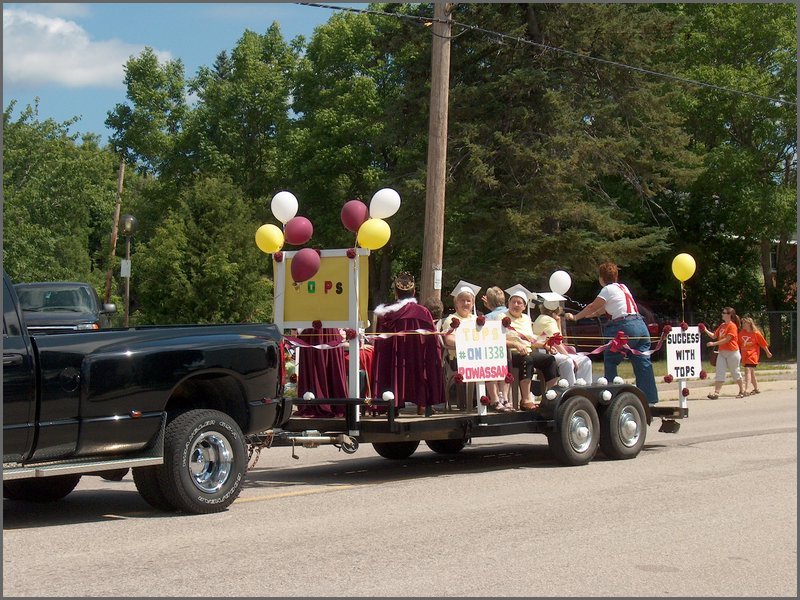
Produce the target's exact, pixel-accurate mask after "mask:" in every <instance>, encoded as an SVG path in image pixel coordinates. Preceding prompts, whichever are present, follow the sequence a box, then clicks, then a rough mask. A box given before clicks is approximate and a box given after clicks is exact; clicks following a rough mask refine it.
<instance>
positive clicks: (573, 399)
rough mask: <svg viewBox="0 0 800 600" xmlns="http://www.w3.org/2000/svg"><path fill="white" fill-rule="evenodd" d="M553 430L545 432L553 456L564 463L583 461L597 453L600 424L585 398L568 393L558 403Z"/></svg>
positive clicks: (577, 463) (594, 411)
mask: <svg viewBox="0 0 800 600" xmlns="http://www.w3.org/2000/svg"><path fill="white" fill-rule="evenodd" d="M556 427H557V429H556V431H552V432H550V433H548V434H547V443H548V445H549V446H550V451H551V452H552V453H553V456H555V458H556V459H557V460H558V461H559V462H560V463H561V464H563V465H566V466H570V467H577V466H580V465H585V464H587V463H588V462H589V461H591V460H592V459H593V458H594V455H595V454H596V453H597V446H598V438H599V433H600V424H599V422H598V417H597V410H595V408H594V405H593V404H592V403H591V401H590V400H589V399H588V398H585V397H584V396H570V397H569V398H567V400H566V401H564V403H563V404H561V405H560V406H559V407H558V412H557V413H556Z"/></svg>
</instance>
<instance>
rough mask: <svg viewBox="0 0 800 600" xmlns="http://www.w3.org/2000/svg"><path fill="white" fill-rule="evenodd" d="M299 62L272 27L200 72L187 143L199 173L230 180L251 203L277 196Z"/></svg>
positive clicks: (249, 37) (195, 81)
mask: <svg viewBox="0 0 800 600" xmlns="http://www.w3.org/2000/svg"><path fill="white" fill-rule="evenodd" d="M296 62H297V50H296V49H295V48H294V47H292V46H291V45H289V44H287V43H286V42H285V41H284V39H283V37H282V36H281V33H280V28H279V27H278V25H277V23H273V24H272V25H271V26H270V28H269V29H268V30H267V31H266V33H264V34H263V35H262V34H258V33H255V32H253V31H250V30H247V31H245V32H244V34H243V35H242V37H241V38H240V39H239V41H238V42H237V44H236V47H235V48H234V49H233V51H232V52H231V54H230V55H228V53H227V52H222V53H220V54H219V55H218V56H217V59H216V61H215V63H214V65H213V67H211V68H209V67H201V68H200V69H199V71H198V74H197V76H196V77H195V78H193V79H192V81H191V85H190V89H191V91H192V92H194V93H195V94H196V95H197V98H198V102H197V107H196V109H195V110H194V111H193V113H192V115H191V118H190V119H189V122H188V124H187V138H186V141H185V153H186V154H187V155H189V156H191V163H192V166H193V168H194V169H195V170H196V171H199V172H203V173H206V174H218V175H225V176H227V177H229V178H230V179H231V180H232V181H233V182H234V183H236V184H237V185H238V186H239V187H240V188H241V189H242V190H244V191H245V193H246V194H247V196H248V197H249V198H250V199H251V200H259V199H261V198H262V197H267V196H269V197H271V195H272V194H274V193H275V192H277V191H278V190H277V189H276V187H277V186H279V185H280V183H281V181H282V180H283V179H284V177H283V173H284V170H285V166H286V162H287V153H286V149H285V148H284V147H283V140H284V138H285V136H286V133H287V131H286V130H287V128H288V122H289V115H288V111H289V100H290V93H291V87H292V79H293V76H294V70H295V65H296ZM264 217H266V214H264Z"/></svg>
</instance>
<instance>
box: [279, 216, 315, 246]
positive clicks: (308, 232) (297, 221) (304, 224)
mask: <svg viewBox="0 0 800 600" xmlns="http://www.w3.org/2000/svg"><path fill="white" fill-rule="evenodd" d="M312 235H314V226H313V225H312V224H311V221H309V220H308V219H306V218H305V217H294V218H293V219H289V221H288V222H287V223H286V226H285V227H284V228H283V237H284V239H285V240H286V242H287V243H289V244H292V245H293V246H300V245H302V244H305V243H306V242H307V241H308V240H310V239H311V236H312Z"/></svg>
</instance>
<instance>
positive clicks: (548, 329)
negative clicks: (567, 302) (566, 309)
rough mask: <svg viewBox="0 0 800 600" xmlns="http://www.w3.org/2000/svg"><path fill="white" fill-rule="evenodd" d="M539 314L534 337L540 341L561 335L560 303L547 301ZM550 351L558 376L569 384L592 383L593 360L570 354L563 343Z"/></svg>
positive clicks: (535, 323)
mask: <svg viewBox="0 0 800 600" xmlns="http://www.w3.org/2000/svg"><path fill="white" fill-rule="evenodd" d="M539 312H540V313H541V314H540V315H539V316H538V317H536V320H535V321H534V322H533V335H535V336H537V337H538V338H539V339H540V340H541V339H542V338H545V340H547V339H549V338H551V337H553V336H554V335H557V334H558V335H560V334H561V327H560V325H559V321H558V316H559V313H560V312H561V308H560V307H559V305H558V301H554V300H545V301H544V302H542V304H540V305H539ZM545 343H546V341H545ZM550 350H551V353H552V354H553V356H554V357H555V359H556V367H557V368H558V374H559V375H560V376H561V377H563V378H564V379H566V380H567V384H569V385H575V381H576V380H577V379H583V380H584V381H585V382H586V383H591V382H592V360H591V359H590V358H589V357H588V356H585V355H581V354H572V353H570V352H569V350H567V347H566V346H565V345H564V344H563V342H562V343H560V344H551V345H550Z"/></svg>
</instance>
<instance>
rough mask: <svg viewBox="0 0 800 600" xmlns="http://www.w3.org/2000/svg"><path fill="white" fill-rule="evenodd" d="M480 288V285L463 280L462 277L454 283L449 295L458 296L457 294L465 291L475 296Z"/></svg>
mask: <svg viewBox="0 0 800 600" xmlns="http://www.w3.org/2000/svg"><path fill="white" fill-rule="evenodd" d="M480 290H481V286H479V285H475V284H474V283H470V282H469V281H464V280H463V279H462V280H460V281H459V282H458V283H457V284H456V287H454V288H453V291H452V292H450V295H451V296H452V297H453V298H458V296H459V295H460V294H463V293H464V292H467V293H469V294H472V295H473V296H474V297H476V298H477V296H478V292H479V291H480Z"/></svg>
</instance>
